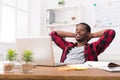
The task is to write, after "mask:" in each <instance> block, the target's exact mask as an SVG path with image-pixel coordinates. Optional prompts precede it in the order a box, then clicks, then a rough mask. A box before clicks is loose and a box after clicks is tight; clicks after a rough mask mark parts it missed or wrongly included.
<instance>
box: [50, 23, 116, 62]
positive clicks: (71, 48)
mask: <svg viewBox="0 0 120 80" xmlns="http://www.w3.org/2000/svg"><path fill="white" fill-rule="evenodd" d="M51 37H52V39H53V41H54V42H55V43H56V44H57V45H58V46H59V47H60V48H61V49H62V50H63V53H62V57H61V60H60V62H65V63H68V64H71V63H84V62H85V61H98V55H99V54H100V53H102V52H103V51H104V50H105V49H106V48H107V47H108V46H109V44H110V43H111V42H112V40H113V39H114V37H115V31H114V30H112V29H106V30H102V31H98V32H95V33H91V28H90V26H89V25H88V24H86V23H80V24H77V25H76V31H75V33H71V32H64V31H52V32H51ZM65 37H74V38H75V39H76V41H77V42H76V43H73V42H68V41H66V40H65V39H64V38H65ZM98 37H99V39H98V40H97V41H95V42H93V43H90V44H88V43H87V42H88V41H89V40H90V39H91V38H98Z"/></svg>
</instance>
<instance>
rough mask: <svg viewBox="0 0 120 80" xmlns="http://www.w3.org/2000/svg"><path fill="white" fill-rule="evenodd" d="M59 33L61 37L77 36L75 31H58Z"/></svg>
mask: <svg viewBox="0 0 120 80" xmlns="http://www.w3.org/2000/svg"><path fill="white" fill-rule="evenodd" d="M56 32H57V34H58V35H59V36H61V37H63V38H64V37H74V36H75V33H72V32H65V31H56Z"/></svg>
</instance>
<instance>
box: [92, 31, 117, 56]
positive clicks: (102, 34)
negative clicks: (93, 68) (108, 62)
mask: <svg viewBox="0 0 120 80" xmlns="http://www.w3.org/2000/svg"><path fill="white" fill-rule="evenodd" d="M92 37H93V38H97V37H99V39H98V40H97V41H95V42H93V43H92V45H93V46H94V49H95V50H96V52H97V55H99V54H100V53H101V52H103V51H104V50H105V49H106V48H107V47H108V46H109V45H110V43H111V42H112V41H113V39H114V37H115V31H114V30H112V29H106V30H102V31H98V32H96V33H92Z"/></svg>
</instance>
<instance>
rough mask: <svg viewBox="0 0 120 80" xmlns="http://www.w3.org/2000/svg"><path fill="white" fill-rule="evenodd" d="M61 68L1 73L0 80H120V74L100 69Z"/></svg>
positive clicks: (40, 68) (41, 68) (39, 68)
mask: <svg viewBox="0 0 120 80" xmlns="http://www.w3.org/2000/svg"><path fill="white" fill-rule="evenodd" d="M59 68H60V67H36V68H34V70H33V72H32V73H30V74H25V73H22V72H21V70H16V71H15V72H14V73H0V80H120V72H107V71H104V70H99V69H86V70H82V71H75V70H72V71H63V70H62V71H61V70H59Z"/></svg>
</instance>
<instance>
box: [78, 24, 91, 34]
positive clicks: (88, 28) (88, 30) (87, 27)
mask: <svg viewBox="0 0 120 80" xmlns="http://www.w3.org/2000/svg"><path fill="white" fill-rule="evenodd" d="M81 24H82V25H85V26H86V30H87V32H91V28H90V26H89V25H88V24H87V23H79V24H77V25H76V26H79V25H81Z"/></svg>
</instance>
